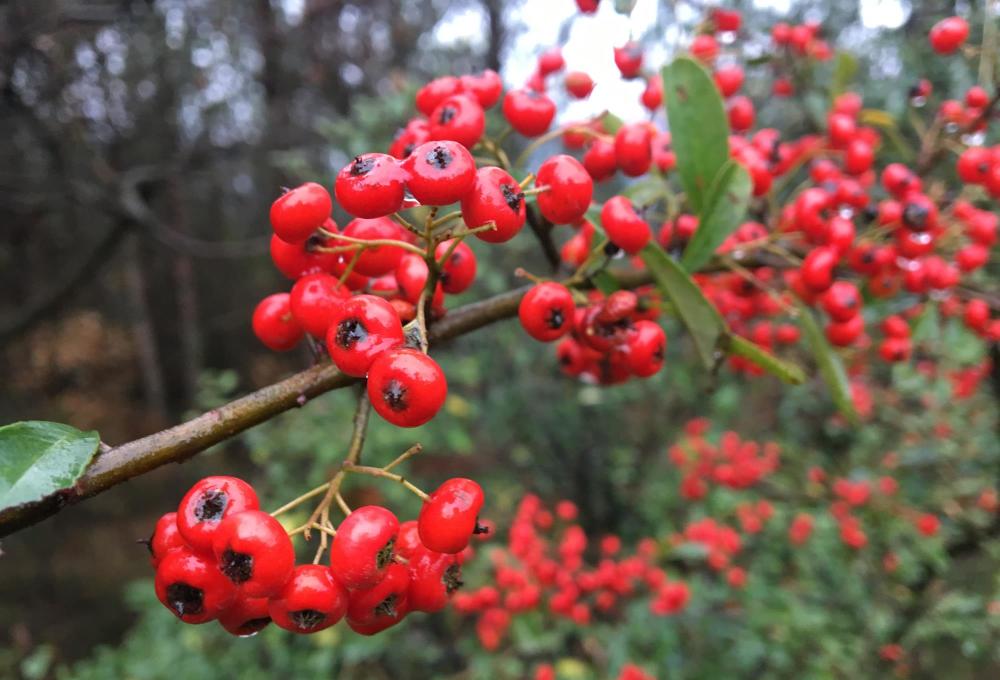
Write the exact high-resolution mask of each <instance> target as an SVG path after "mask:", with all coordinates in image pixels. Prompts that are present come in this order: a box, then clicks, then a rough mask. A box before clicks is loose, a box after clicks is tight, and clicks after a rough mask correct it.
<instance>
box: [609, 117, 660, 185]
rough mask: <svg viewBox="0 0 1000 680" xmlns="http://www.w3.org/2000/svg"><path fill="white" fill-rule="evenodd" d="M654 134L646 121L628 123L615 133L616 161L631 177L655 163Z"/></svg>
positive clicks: (647, 169) (644, 172)
mask: <svg viewBox="0 0 1000 680" xmlns="http://www.w3.org/2000/svg"><path fill="white" fill-rule="evenodd" d="M652 141H653V134H652V131H651V130H650V127H649V125H648V124H646V123H627V124H625V125H622V126H621V127H620V128H618V132H617V133H616V134H615V162H616V163H617V165H618V167H619V168H621V170H622V172H623V173H625V174H626V175H627V176H629V177H638V176H640V175H644V174H646V172H648V171H649V166H650V165H652V164H653V149H652Z"/></svg>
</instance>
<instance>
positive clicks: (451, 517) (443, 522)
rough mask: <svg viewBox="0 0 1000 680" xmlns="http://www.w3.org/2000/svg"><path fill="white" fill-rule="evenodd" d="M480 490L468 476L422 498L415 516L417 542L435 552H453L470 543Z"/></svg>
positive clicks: (462, 548) (481, 503) (461, 549)
mask: <svg viewBox="0 0 1000 680" xmlns="http://www.w3.org/2000/svg"><path fill="white" fill-rule="evenodd" d="M483 500H484V498H483V490H482V488H480V486H479V485H478V484H476V483H475V482H474V481H472V480H471V479H464V478H462V477H455V478H452V479H449V480H447V481H446V482H444V483H443V484H442V485H441V486H439V487H438V488H437V489H435V491H434V492H433V493H431V494H430V497H429V498H428V499H427V500H426V501H424V505H423V507H421V508H420V516H419V518H418V519H417V529H418V531H419V532H420V542H421V543H423V544H424V546H426V547H427V548H428V549H429V550H433V551H434V552H439V553H446V554H449V555H454V554H456V553H460V552H462V551H463V550H464V549H465V546H467V545H469V539H470V538H472V535H473V534H474V533H476V529H477V527H478V522H477V519H478V518H479V510H480V509H481V508H482V507H483Z"/></svg>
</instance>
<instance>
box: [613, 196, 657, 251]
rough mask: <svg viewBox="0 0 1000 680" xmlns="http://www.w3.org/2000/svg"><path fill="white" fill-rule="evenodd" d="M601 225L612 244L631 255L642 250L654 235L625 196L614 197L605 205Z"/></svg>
mask: <svg viewBox="0 0 1000 680" xmlns="http://www.w3.org/2000/svg"><path fill="white" fill-rule="evenodd" d="M601 224H602V225H603V226H604V231H605V232H607V234H608V238H609V239H611V242H612V243H614V244H615V245H616V246H618V247H619V248H621V249H622V250H624V251H625V252H626V253H628V254H629V255H635V254H636V253H638V252H639V251H640V250H642V249H643V248H644V247H645V246H646V244H647V243H649V239H650V238H652V235H653V232H652V230H651V229H650V228H649V224H648V223H647V222H646V220H644V219H642V218H641V217H640V216H639V214H638V213H637V212H636V210H635V206H633V205H632V202H631V201H629V200H628V198H626V197H625V196H614V197H612V198H610V199H608V200H607V201H606V202H605V203H604V207H603V208H601Z"/></svg>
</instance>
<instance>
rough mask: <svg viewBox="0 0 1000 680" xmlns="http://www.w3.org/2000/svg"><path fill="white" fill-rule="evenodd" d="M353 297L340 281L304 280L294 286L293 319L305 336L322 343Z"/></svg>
mask: <svg viewBox="0 0 1000 680" xmlns="http://www.w3.org/2000/svg"><path fill="white" fill-rule="evenodd" d="M350 295H351V293H350V291H349V290H347V287H346V286H342V285H341V284H340V283H339V282H338V281H337V277H336V276H331V275H330V274H309V275H307V276H303V277H302V278H301V279H299V280H298V281H296V282H295V285H294V286H292V292H291V293H290V294H289V300H290V304H291V310H292V315H293V316H294V317H295V320H296V321H297V322H298V324H299V326H301V327H302V329H303V330H304V331H305V332H306V333H309V334H310V335H312V336H313V337H314V338H319V339H320V340H323V339H325V338H326V331H327V329H329V328H330V322H331V320H332V319H333V314H334V312H335V311H336V310H337V308H338V307H339V306H340V305H341V304H342V303H343V302H344V300H346V299H347V298H348V297H350Z"/></svg>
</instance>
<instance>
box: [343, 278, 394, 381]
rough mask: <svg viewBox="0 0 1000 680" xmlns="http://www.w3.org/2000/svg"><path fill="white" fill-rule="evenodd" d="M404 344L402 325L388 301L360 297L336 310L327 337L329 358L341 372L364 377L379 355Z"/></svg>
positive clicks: (346, 301) (352, 299)
mask: <svg viewBox="0 0 1000 680" xmlns="http://www.w3.org/2000/svg"><path fill="white" fill-rule="evenodd" d="M401 344H403V325H402V323H400V320H399V314H397V313H396V310H395V309H394V308H393V306H392V305H391V304H389V302H388V301H386V300H384V299H382V298H380V297H378V296H375V295H357V296H355V297H352V298H349V299H347V300H345V301H344V302H343V303H342V304H341V305H340V306H339V307H337V308H336V310H335V311H334V313H333V315H332V317H331V320H330V327H329V329H328V330H327V334H326V348H327V351H328V352H329V353H330V358H331V359H333V363H334V364H336V365H337V368H339V369H340V370H341V371H343V372H344V373H346V374H347V375H352V376H355V377H358V378H361V377H364V375H365V374H366V373H367V372H368V369H369V367H370V366H371V364H372V362H373V361H375V359H376V357H378V356H379V355H380V354H382V353H384V352H387V351H388V350H390V349H392V348H393V347H396V346H398V345H401Z"/></svg>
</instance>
